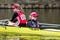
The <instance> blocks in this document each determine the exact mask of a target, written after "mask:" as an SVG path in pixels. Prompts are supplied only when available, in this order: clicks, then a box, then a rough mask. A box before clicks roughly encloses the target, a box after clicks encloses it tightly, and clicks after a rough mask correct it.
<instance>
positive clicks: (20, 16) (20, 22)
mask: <svg viewBox="0 0 60 40" xmlns="http://www.w3.org/2000/svg"><path fill="white" fill-rule="evenodd" d="M19 7H20V9H21V10H19V9H18V8H19ZM12 8H13V11H14V14H13V17H12V18H11V19H10V21H8V22H9V23H10V24H11V25H12V26H20V27H22V26H26V17H25V14H24V11H23V8H22V6H21V5H19V4H14V5H13V6H12Z"/></svg>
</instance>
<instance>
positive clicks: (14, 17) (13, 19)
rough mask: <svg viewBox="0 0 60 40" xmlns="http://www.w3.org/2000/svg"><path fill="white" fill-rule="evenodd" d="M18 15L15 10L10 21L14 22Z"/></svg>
mask: <svg viewBox="0 0 60 40" xmlns="http://www.w3.org/2000/svg"><path fill="white" fill-rule="evenodd" d="M17 16H18V14H17V13H16V12H14V14H13V16H12V18H11V20H10V21H12V22H14V21H15V20H16V17H17Z"/></svg>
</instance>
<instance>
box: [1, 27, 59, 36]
mask: <svg viewBox="0 0 60 40" xmlns="http://www.w3.org/2000/svg"><path fill="white" fill-rule="evenodd" d="M5 27H6V28H5ZM0 33H2V34H4V33H5V34H9V33H13V34H20V35H23V34H25V35H46V36H60V32H55V31H47V30H40V29H39V28H27V27H21V28H19V27H13V26H0Z"/></svg>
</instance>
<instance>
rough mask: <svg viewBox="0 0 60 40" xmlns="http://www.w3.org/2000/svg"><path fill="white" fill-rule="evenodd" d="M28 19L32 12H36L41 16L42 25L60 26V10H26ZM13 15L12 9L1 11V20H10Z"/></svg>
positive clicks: (39, 18)
mask: <svg viewBox="0 0 60 40" xmlns="http://www.w3.org/2000/svg"><path fill="white" fill-rule="evenodd" d="M24 10H25V13H26V17H27V20H28V16H29V14H30V13H31V12H32V11H36V12H37V13H38V15H39V17H38V20H39V22H41V23H54V24H60V9H24ZM12 15H13V11H12V9H0V19H10V18H11V17H12Z"/></svg>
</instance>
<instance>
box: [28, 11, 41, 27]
mask: <svg viewBox="0 0 60 40" xmlns="http://www.w3.org/2000/svg"><path fill="white" fill-rule="evenodd" d="M37 17H38V15H37V13H36V12H32V13H31V14H30V15H29V20H28V21H27V26H28V27H33V28H39V27H40V24H39V22H38V21H37Z"/></svg>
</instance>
